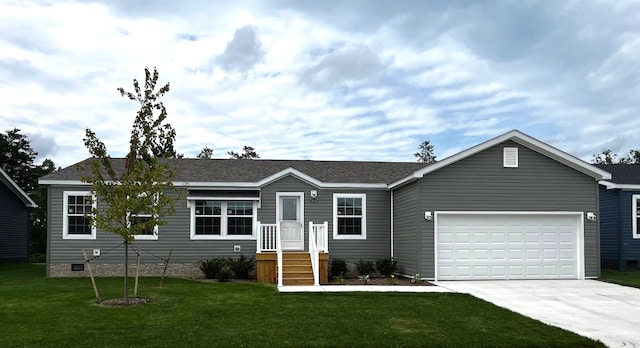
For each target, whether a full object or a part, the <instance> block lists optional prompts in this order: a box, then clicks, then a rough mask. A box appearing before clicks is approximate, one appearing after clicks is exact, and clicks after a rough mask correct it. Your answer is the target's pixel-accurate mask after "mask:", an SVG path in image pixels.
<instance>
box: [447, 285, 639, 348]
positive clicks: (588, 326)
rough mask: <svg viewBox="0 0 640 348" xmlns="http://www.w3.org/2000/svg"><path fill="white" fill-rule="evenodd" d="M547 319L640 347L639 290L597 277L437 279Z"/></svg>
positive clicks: (607, 340)
mask: <svg viewBox="0 0 640 348" xmlns="http://www.w3.org/2000/svg"><path fill="white" fill-rule="evenodd" d="M435 284H437V285H438V286H439V287H443V288H445V289H448V290H451V291H454V292H461V293H467V294H470V295H473V296H475V297H478V298H481V299H483V300H485V301H488V302H491V303H493V304H495V305H498V306H500V307H504V308H507V309H509V310H512V311H514V312H517V313H520V314H522V315H526V316H528V317H530V318H533V319H536V320H539V321H542V322H544V323H546V324H549V325H553V326H557V327H560V328H563V329H565V330H569V331H573V332H575V333H577V334H579V335H582V336H586V337H589V338H592V339H595V340H600V341H601V342H603V343H604V344H606V345H607V346H609V347H616V348H617V347H627V348H628V347H640V289H636V288H631V287H625V286H620V285H615V284H609V283H604V282H600V281H596V280H501V281H439V282H435Z"/></svg>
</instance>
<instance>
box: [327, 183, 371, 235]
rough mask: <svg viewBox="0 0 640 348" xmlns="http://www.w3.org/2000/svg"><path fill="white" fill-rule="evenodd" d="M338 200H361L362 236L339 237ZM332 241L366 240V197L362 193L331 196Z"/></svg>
mask: <svg viewBox="0 0 640 348" xmlns="http://www.w3.org/2000/svg"><path fill="white" fill-rule="evenodd" d="M338 198H360V199H362V234H360V235H340V234H338ZM333 239H355V240H364V239H367V195H366V194H364V193H334V194H333Z"/></svg>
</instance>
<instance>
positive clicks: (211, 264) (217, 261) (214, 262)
mask: <svg viewBox="0 0 640 348" xmlns="http://www.w3.org/2000/svg"><path fill="white" fill-rule="evenodd" d="M227 263H228V261H227V259H224V258H221V257H214V258H212V259H210V260H204V261H202V262H200V269H201V270H202V272H203V273H204V276H205V277H207V278H208V279H215V278H216V276H217V275H218V272H219V271H220V269H221V268H222V267H223V266H225V265H226V264H227Z"/></svg>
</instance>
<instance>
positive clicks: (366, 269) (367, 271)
mask: <svg viewBox="0 0 640 348" xmlns="http://www.w3.org/2000/svg"><path fill="white" fill-rule="evenodd" d="M356 271H357V272H358V275H359V276H366V275H372V274H373V273H374V272H375V271H376V267H375V265H374V264H373V261H364V260H362V259H360V261H358V262H356Z"/></svg>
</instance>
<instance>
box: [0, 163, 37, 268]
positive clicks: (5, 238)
mask: <svg viewBox="0 0 640 348" xmlns="http://www.w3.org/2000/svg"><path fill="white" fill-rule="evenodd" d="M36 207H37V205H36V204H35V203H34V202H33V200H31V198H30V197H29V196H28V195H27V194H26V193H24V191H22V189H21V188H20V187H19V186H18V185H17V184H16V183H15V182H14V181H13V180H12V179H11V178H10V177H9V175H7V173H5V172H4V171H3V170H2V169H0V262H27V261H29V208H36Z"/></svg>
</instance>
